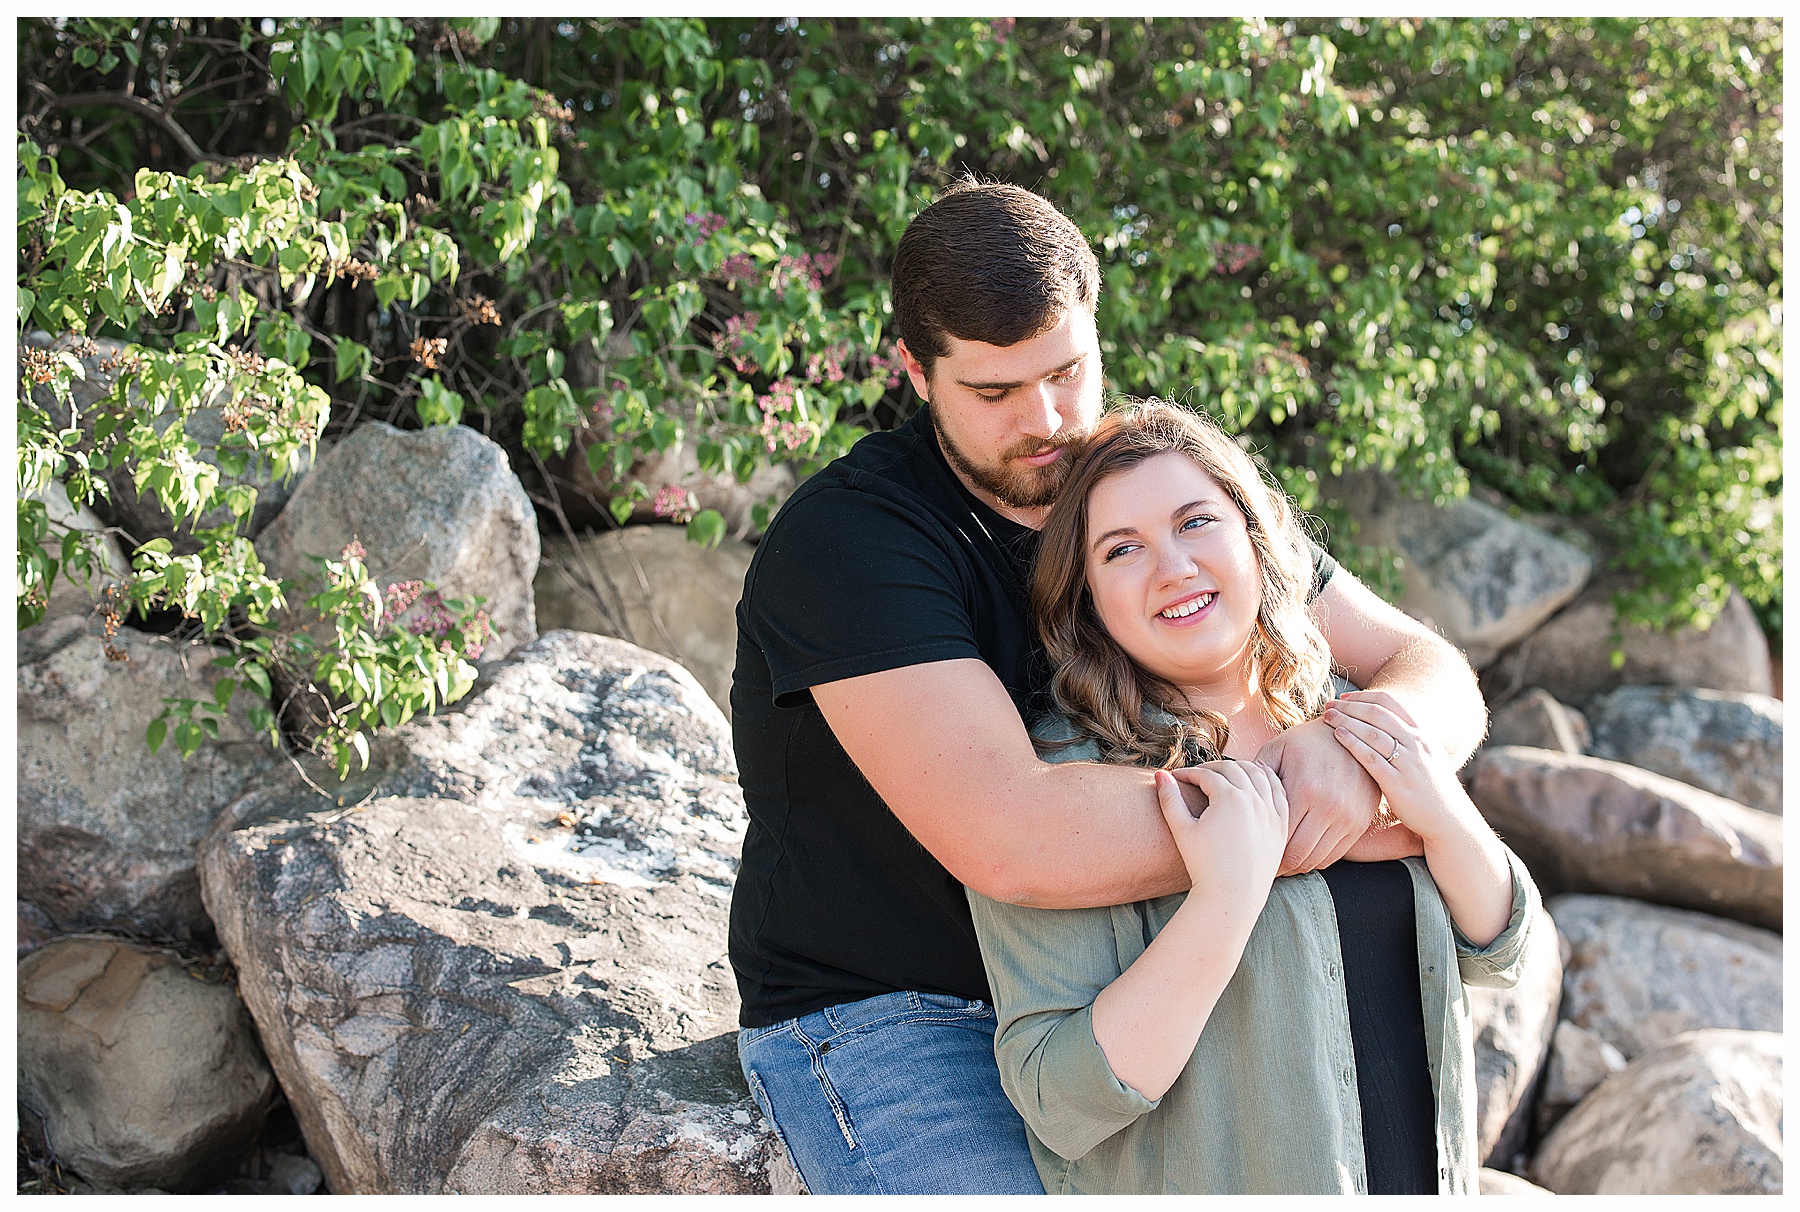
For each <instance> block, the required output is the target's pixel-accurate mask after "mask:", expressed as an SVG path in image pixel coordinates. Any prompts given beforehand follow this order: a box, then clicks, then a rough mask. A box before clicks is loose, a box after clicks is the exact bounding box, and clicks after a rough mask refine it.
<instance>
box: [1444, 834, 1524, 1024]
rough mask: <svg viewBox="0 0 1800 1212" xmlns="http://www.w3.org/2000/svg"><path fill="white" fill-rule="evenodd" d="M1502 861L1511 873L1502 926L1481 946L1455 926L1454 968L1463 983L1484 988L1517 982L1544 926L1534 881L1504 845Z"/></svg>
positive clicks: (1505, 987)
mask: <svg viewBox="0 0 1800 1212" xmlns="http://www.w3.org/2000/svg"><path fill="white" fill-rule="evenodd" d="M1505 849H1506V863H1507V866H1508V868H1510V870H1511V872H1512V912H1511V914H1510V915H1509V916H1508V918H1507V920H1506V929H1504V930H1502V931H1501V932H1500V934H1499V937H1497V938H1495V939H1494V941H1493V942H1491V943H1489V944H1488V945H1487V946H1485V947H1477V946H1476V945H1475V944H1474V943H1472V942H1470V941H1469V938H1468V936H1467V935H1465V934H1464V933H1463V932H1462V931H1461V930H1458V929H1457V928H1456V923H1455V922H1454V921H1452V922H1451V924H1450V931H1451V933H1452V935H1454V936H1455V939H1456V968H1457V973H1458V974H1459V975H1460V976H1461V977H1462V981H1463V984H1465V985H1475V986H1478V987H1481V988H1486V989H1510V988H1512V987H1513V986H1514V985H1516V984H1518V982H1519V968H1520V965H1521V964H1522V963H1523V962H1524V959H1525V956H1526V955H1527V954H1528V953H1529V951H1530V949H1531V942H1532V939H1533V938H1534V937H1535V932H1536V931H1539V930H1542V929H1544V925H1543V923H1544V921H1545V920H1546V919H1545V917H1544V904H1543V900H1542V899H1541V898H1540V897H1539V895H1538V888H1537V884H1536V883H1534V882H1533V881H1532V878H1531V872H1529V871H1527V870H1526V869H1525V864H1524V863H1523V862H1522V861H1521V860H1520V858H1519V856H1518V855H1516V854H1514V853H1513V852H1512V847H1510V846H1506V847H1505Z"/></svg>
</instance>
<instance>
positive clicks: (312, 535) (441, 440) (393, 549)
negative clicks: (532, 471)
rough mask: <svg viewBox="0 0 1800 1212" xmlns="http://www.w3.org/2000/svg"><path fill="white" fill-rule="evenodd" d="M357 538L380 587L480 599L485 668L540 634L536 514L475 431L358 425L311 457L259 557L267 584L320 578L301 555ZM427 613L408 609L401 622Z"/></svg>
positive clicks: (260, 543) (495, 451)
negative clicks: (487, 637)
mask: <svg viewBox="0 0 1800 1212" xmlns="http://www.w3.org/2000/svg"><path fill="white" fill-rule="evenodd" d="M353 539H354V540H356V541H357V542H360V543H361V544H362V547H363V551H364V553H365V555H364V557H363V563H364V564H366V565H367V566H368V568H369V572H370V575H371V576H372V577H373V578H374V579H375V580H376V582H377V583H378V584H379V585H381V586H386V585H388V584H392V583H394V582H399V581H409V580H423V581H429V582H431V583H433V584H435V585H436V586H437V588H438V592H439V593H440V594H441V595H442V596H443V597H444V598H446V599H463V600H468V599H471V598H474V597H478V596H479V597H484V598H486V599H487V603H486V605H485V607H484V609H485V610H486V611H487V612H488V615H489V616H490V618H491V619H492V621H493V628H494V638H493V640H492V642H491V643H490V644H488V646H487V648H486V650H485V651H484V652H483V653H482V660H483V661H484V662H492V661H495V660H498V659H499V658H501V657H503V656H505V655H506V654H507V653H508V652H511V651H512V650H513V649H514V648H515V647H517V646H518V645H520V644H522V643H525V642H527V641H529V640H531V639H532V638H533V637H534V636H536V635H537V616H536V612H535V611H534V609H533V606H532V596H531V580H532V578H533V577H534V576H536V575H537V568H538V532H537V514H536V512H535V511H534V510H533V509H532V506H531V499H530V498H529V497H528V496H526V494H525V487H524V485H522V484H520V483H519V477H518V476H516V475H514V474H513V471H512V467H511V466H510V465H509V464H508V463H507V460H506V452H505V451H504V450H502V449H501V448H500V447H499V446H497V445H496V444H495V443H493V442H491V441H489V440H488V439H487V438H485V437H483V436H482V435H480V434H478V433H476V432H475V431H474V430H473V429H470V428H468V427H467V426H465V425H450V426H442V427H437V428H432V429H424V430H401V429H396V428H394V427H393V426H392V425H387V424H384V423H382V422H380V421H373V422H369V423H366V424H363V425H359V426H357V428H355V429H354V430H352V431H351V432H350V433H349V435H348V436H346V437H345V438H343V439H342V440H341V441H339V442H338V443H337V444H336V445H335V446H333V447H332V448H331V449H330V450H329V451H327V452H326V453H325V454H323V455H321V456H320V457H319V462H318V464H317V465H316V466H315V467H314V468H313V469H312V472H311V473H310V474H309V475H308V476H307V477H306V478H305V479H304V480H302V481H301V483H300V486H299V488H297V489H295V491H294V495H293V498H292V499H291V500H290V501H289V502H288V503H287V507H286V508H284V509H283V510H282V511H281V515H280V516H279V517H277V518H276V519H275V520H274V521H273V522H272V523H270V525H269V527H268V529H267V530H265V531H263V533H262V536H261V537H260V538H258V539H257V542H256V552H257V554H258V555H259V556H261V557H262V560H263V563H264V564H265V565H266V566H267V567H268V570H269V573H270V575H271V576H277V577H294V578H311V579H313V580H315V581H316V579H317V577H318V565H317V564H316V563H315V562H314V561H313V560H311V559H309V558H307V557H309V556H329V557H331V558H333V559H336V558H337V557H338V554H339V553H340V552H341V551H343V549H344V547H345V546H346V545H347V544H348V543H349V542H350V541H351V540H353ZM301 601H304V598H302V599H301ZM290 606H292V607H293V608H294V609H295V611H296V612H299V611H300V610H301V604H300V602H294V603H290ZM423 610H424V606H423V605H422V604H415V605H414V606H412V607H411V609H410V610H409V611H408V612H407V613H406V614H405V615H403V616H401V620H400V621H401V622H402V623H410V622H411V621H413V620H414V619H416V618H418V617H419V616H420V614H421V612H422V611H423ZM321 634H323V633H321Z"/></svg>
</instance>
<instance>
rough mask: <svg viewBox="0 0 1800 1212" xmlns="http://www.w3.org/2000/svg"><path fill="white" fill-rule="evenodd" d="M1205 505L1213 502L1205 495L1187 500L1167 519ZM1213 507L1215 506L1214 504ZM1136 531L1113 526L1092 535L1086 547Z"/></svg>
mask: <svg viewBox="0 0 1800 1212" xmlns="http://www.w3.org/2000/svg"><path fill="white" fill-rule="evenodd" d="M1207 505H1213V502H1212V501H1210V500H1208V499H1206V498H1205V497H1202V498H1201V499H1200V500H1198V501H1189V502H1188V503H1187V504H1186V505H1183V506H1181V507H1180V508H1179V509H1176V510H1174V511H1172V512H1171V513H1170V514H1169V520H1170V521H1171V522H1172V521H1175V520H1176V519H1177V518H1179V517H1181V515H1182V514H1184V513H1187V512H1188V511H1189V510H1192V509H1199V508H1201V507H1202V506H1207ZM1213 507H1214V508H1217V506H1216V505H1215V506H1213ZM1137 532H1138V531H1137V527H1135V526H1115V527H1113V528H1112V529H1111V530H1109V531H1107V532H1106V533H1105V534H1102V535H1096V536H1095V537H1094V541H1093V542H1091V543H1089V544H1088V549H1089V550H1092V549H1093V548H1095V547H1098V546H1100V544H1102V543H1104V542H1106V540H1108V539H1111V538H1116V537H1118V536H1120V535H1130V534H1136V533H1137Z"/></svg>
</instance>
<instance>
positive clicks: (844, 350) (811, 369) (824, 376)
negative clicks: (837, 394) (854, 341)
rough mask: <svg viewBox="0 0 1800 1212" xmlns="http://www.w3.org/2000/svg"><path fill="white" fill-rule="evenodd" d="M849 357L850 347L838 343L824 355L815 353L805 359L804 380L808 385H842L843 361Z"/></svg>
mask: <svg viewBox="0 0 1800 1212" xmlns="http://www.w3.org/2000/svg"><path fill="white" fill-rule="evenodd" d="M849 356H850V346H849V345H847V344H843V343H839V344H837V345H833V346H832V347H831V348H829V349H827V350H826V351H825V352H824V353H816V354H813V355H812V356H811V357H809V358H807V359H806V379H807V382H809V383H818V382H820V381H824V382H826V383H842V382H843V381H844V359H845V358H847V357H849Z"/></svg>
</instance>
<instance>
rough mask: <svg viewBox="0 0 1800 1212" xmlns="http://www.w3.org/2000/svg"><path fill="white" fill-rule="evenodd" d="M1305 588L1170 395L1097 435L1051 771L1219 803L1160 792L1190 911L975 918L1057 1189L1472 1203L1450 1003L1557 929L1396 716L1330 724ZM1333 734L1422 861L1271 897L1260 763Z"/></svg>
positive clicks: (1272, 500) (1353, 872) (1014, 1083)
mask: <svg viewBox="0 0 1800 1212" xmlns="http://www.w3.org/2000/svg"><path fill="white" fill-rule="evenodd" d="M1311 575H1312V566H1311V559H1310V556H1309V551H1308V544H1307V542H1306V540H1305V538H1304V536H1303V535H1302V534H1301V532H1300V529H1299V526H1298V524H1297V521H1296V519H1295V517H1294V515H1293V513H1292V510H1291V509H1290V508H1289V505H1288V503H1287V500H1286V498H1285V496H1284V495H1283V494H1282V493H1281V492H1280V491H1279V489H1277V488H1275V487H1273V486H1272V484H1271V483H1270V482H1268V481H1267V480H1266V479H1265V478H1264V477H1263V476H1261V475H1259V474H1258V471H1257V469H1256V467H1255V465H1254V464H1253V463H1252V462H1251V460H1250V459H1249V457H1248V456H1247V455H1245V454H1244V452H1243V451H1242V450H1240V449H1239V448H1238V446H1237V444H1236V443H1235V442H1233V441H1232V440H1231V439H1230V438H1229V437H1228V436H1227V435H1225V434H1224V433H1223V432H1222V431H1220V430H1219V429H1218V427H1217V426H1215V425H1213V424H1211V423H1210V422H1208V421H1206V420H1204V419H1203V418H1200V417H1198V416H1196V415H1194V414H1193V413H1190V412H1188V411H1186V410H1184V409H1180V408H1177V407H1174V406H1172V405H1168V404H1164V403H1160V402H1157V401H1151V402H1149V403H1145V404H1140V405H1136V406H1133V407H1131V408H1129V409H1127V410H1126V411H1123V412H1120V413H1115V414H1113V415H1111V416H1109V417H1107V418H1106V419H1105V420H1103V421H1102V423H1101V426H1100V428H1099V429H1098V430H1097V431H1096V433H1095V436H1094V438H1093V439H1092V440H1091V442H1090V443H1089V444H1088V446H1087V448H1086V450H1085V452H1084V454H1083V455H1082V458H1081V459H1080V461H1079V462H1078V464H1077V466H1076V469H1075V471H1074V473H1073V475H1072V478H1071V480H1070V483H1069V485H1068V486H1067V488H1065V489H1064V491H1063V493H1062V494H1061V496H1060V498H1059V501H1058V503H1057V505H1056V507H1055V509H1054V510H1053V511H1052V513H1051V516H1050V518H1049V520H1048V522H1047V524H1046V526H1045V528H1044V532H1043V538H1042V542H1041V546H1040V549H1039V556H1038V568H1037V573H1036V577H1035V583H1034V586H1033V601H1034V608H1035V610H1036V613H1037V621H1038V626H1039V628H1040V630H1041V631H1042V633H1043V635H1044V639H1045V644H1046V647H1047V649H1048V651H1049V654H1050V656H1051V659H1052V660H1053V661H1054V663H1055V665H1056V670H1057V672H1056V680H1055V683H1054V689H1055V693H1056V699H1057V703H1058V706H1059V708H1060V712H1061V714H1060V715H1059V716H1057V717H1055V718H1053V719H1052V720H1051V721H1049V722H1048V723H1047V724H1046V725H1045V726H1043V727H1041V728H1040V729H1039V735H1040V738H1041V740H1042V742H1043V743H1044V744H1045V746H1046V748H1047V750H1048V752H1047V755H1046V756H1047V757H1049V758H1050V760H1075V759H1086V760H1103V761H1115V762H1133V763H1139V764H1143V765H1149V766H1155V767H1161V768H1163V769H1164V770H1167V769H1170V768H1176V767H1184V766H1190V765H1197V766H1198V769H1196V770H1195V771H1194V772H1193V773H1192V774H1190V775H1188V776H1186V777H1188V778H1190V779H1191V780H1192V781H1193V782H1194V783H1195V784H1196V785H1197V786H1198V787H1199V788H1200V789H1201V790H1202V791H1203V792H1204V793H1205V794H1206V795H1207V797H1208V801H1209V804H1208V807H1207V809H1206V810H1205V812H1204V813H1202V814H1201V816H1199V817H1198V818H1195V817H1193V816H1191V815H1190V814H1189V813H1188V811H1187V809H1186V807H1185V806H1184V804H1183V802H1182V800H1181V797H1180V796H1179V795H1178V794H1177V792H1176V788H1175V784H1174V782H1173V779H1172V778H1171V776H1170V775H1169V774H1167V773H1159V774H1158V775H1157V785H1158V790H1159V793H1160V796H1161V800H1162V804H1163V815H1164V818H1165V820H1166V822H1167V823H1168V826H1169V829H1170V832H1171V834H1172V835H1173V836H1174V840H1175V844H1176V846H1177V847H1178V848H1179V850H1180V852H1181V855H1182V858H1183V859H1184V861H1185V862H1186V864H1187V866H1188V870H1189V874H1190V876H1191V878H1192V881H1193V888H1192V891H1191V892H1189V893H1187V894H1184V895H1177V896H1170V897H1163V898H1160V899H1158V900H1154V901H1145V902H1140V903H1138V904H1134V905H1121V906H1113V907H1111V908H1099V909H1077V910H1043V909H1031V908H1025V907H1021V906H1016V905H1005V904H1000V903H998V902H995V901H991V900H988V899H987V898H985V897H982V896H980V895H979V894H977V893H974V892H971V893H970V894H969V897H970V902H971V906H972V908H973V911H974V918H975V925H976V930H977V933H978V934H979V936H980V940H981V948H982V956H983V959H984V961H985V963H986V965H987V969H988V977H989V981H990V982H991V984H992V986H993V990H994V996H995V1000H996V1003H997V1006H998V1011H999V1021H1000V1027H999V1031H998V1033H997V1035H996V1037H995V1051H996V1053H997V1055H998V1058H999V1062H1000V1072H1001V1080H1002V1083H1003V1084H1004V1085H1005V1087H1006V1091H1007V1094H1008V1096H1009V1097H1010V1098H1012V1100H1013V1102H1014V1103H1015V1105H1017V1106H1018V1108H1019V1110H1020V1112H1021V1114H1023V1116H1024V1117H1025V1121H1026V1124H1027V1126H1028V1127H1029V1128H1030V1132H1031V1146H1032V1153H1033V1157H1034V1160H1035V1161H1036V1162H1037V1164H1038V1169H1039V1173H1040V1175H1041V1176H1042V1178H1043V1180H1044V1185H1045V1189H1046V1190H1047V1191H1050V1192H1051V1193H1056V1192H1072V1191H1085V1192H1110V1193H1124V1192H1160V1191H1169V1192H1319V1193H1325V1192H1364V1191H1367V1192H1375V1193H1382V1192H1391V1193H1402V1192H1418V1193H1426V1192H1438V1191H1442V1192H1473V1191H1474V1190H1475V1188H1476V1183H1475V1176H1476V1170H1477V1167H1478V1166H1479V1164H1480V1159H1479V1158H1478V1157H1476V1156H1475V1151H1474V1148H1475V1147H1474V1096H1473V1090H1472V1080H1471V1079H1472V1074H1473V1061H1472V1048H1471V1041H1470V1037H1469V1029H1468V1013H1467V1003H1466V1001H1465V999H1464V996H1463V988H1462V986H1463V983H1464V982H1468V983H1474V984H1488V985H1510V984H1511V983H1512V982H1513V981H1514V980H1515V979H1516V967H1517V964H1518V961H1519V958H1520V956H1521V955H1522V954H1523V951H1524V947H1525V942H1526V936H1527V934H1528V932H1529V931H1530V930H1531V929H1532V928H1533V927H1534V924H1536V923H1537V922H1539V921H1540V920H1541V917H1542V910H1541V907H1540V906H1539V904H1538V899H1537V892H1536V889H1535V888H1534V887H1533V886H1532V884H1531V881H1530V877H1529V875H1528V874H1527V873H1526V872H1525V870H1524V868H1523V866H1522V865H1520V864H1519V862H1518V860H1517V858H1516V857H1515V856H1513V855H1512V854H1511V852H1510V851H1508V850H1507V849H1506V848H1505V846H1503V845H1502V844H1501V843H1500V840H1499V839H1498V838H1497V837H1495V836H1494V833H1493V831H1492V830H1491V829H1489V828H1488V826H1487V825H1486V823H1485V822H1483V821H1482V819H1481V817H1480V814H1479V813H1478V812H1477V811H1476V810H1475V807H1474V805H1473V804H1471V803H1470V802H1469V799H1468V797H1467V795H1465V794H1464V793H1463V791H1462V788H1461V786H1460V784H1458V783H1457V781H1456V776H1455V772H1454V770H1453V769H1452V768H1451V766H1450V764H1449V762H1448V761H1447V760H1446V759H1445V758H1444V757H1443V756H1442V755H1441V754H1438V753H1436V752H1435V751H1434V750H1433V748H1432V746H1431V745H1430V743H1429V742H1428V741H1427V740H1426V739H1425V738H1424V737H1423V736H1422V735H1421V734H1420V732H1419V730H1418V729H1417V727H1416V726H1415V725H1414V722H1413V721H1412V720H1411V719H1410V718H1409V717H1408V716H1407V714H1406V712H1405V709H1404V707H1403V706H1402V705H1401V704H1400V703H1399V702H1398V701H1396V700H1394V699H1392V698H1391V697H1389V696H1387V695H1384V694H1382V693H1380V692H1353V693H1350V694H1347V695H1345V696H1343V697H1341V698H1339V699H1337V700H1335V701H1333V700H1331V698H1330V689H1329V686H1330V669H1329V655H1328V653H1329V650H1328V648H1327V645H1326V643H1325V641H1324V638H1323V637H1322V636H1321V635H1320V634H1319V631H1318V629H1317V627H1316V626H1315V625H1314V624H1313V622H1312V620H1311V618H1310V616H1309V614H1308V611H1307V608H1306V599H1305V595H1306V590H1307V587H1308V585H1309V584H1310V583H1311ZM1321 714H1322V715H1323V717H1324V719H1325V721H1326V723H1327V724H1329V725H1331V726H1332V728H1333V729H1334V735H1335V736H1336V737H1337V738H1338V740H1339V741H1340V743H1342V744H1343V745H1344V746H1345V747H1346V748H1347V749H1348V750H1349V751H1350V752H1351V753H1352V754H1353V755H1355V756H1356V758H1357V759H1358V760H1359V762H1360V763H1361V764H1362V766H1363V768H1364V769H1366V770H1368V771H1369V773H1370V774H1371V775H1372V776H1373V777H1374V778H1375V780H1376V782H1377V783H1378V784H1379V785H1380V787H1381V789H1382V791H1383V793H1384V795H1385V796H1386V798H1387V801H1388V804H1389V806H1390V807H1391V809H1392V810H1393V812H1394V813H1395V815H1396V816H1398V817H1399V819H1400V821H1401V822H1403V823H1404V824H1406V825H1407V826H1409V827H1410V828H1412V829H1413V831H1414V832H1416V833H1418V834H1419V835H1420V837H1421V838H1422V839H1423V841H1424V848H1425V858H1424V860H1423V861H1421V860H1418V859H1407V860H1403V861H1396V862H1392V863H1371V864H1355V863H1339V864H1336V865H1334V866H1332V867H1330V868H1327V869H1326V870H1325V871H1324V872H1323V873H1314V874H1307V875H1300V876H1293V877H1288V878H1282V879H1276V878H1275V872H1276V869H1277V867H1278V865H1279V863H1280V859H1281V853H1282V849H1283V847H1284V846H1285V844H1286V841H1287V804H1286V799H1285V797H1284V795H1283V793H1282V788H1281V784H1280V781H1279V779H1277V778H1276V777H1275V774H1274V772H1273V771H1272V770H1270V769H1269V768H1267V767H1265V766H1263V765H1261V764H1260V763H1258V762H1256V761H1255V754H1256V753H1257V751H1258V750H1259V749H1260V748H1261V747H1262V746H1263V745H1264V744H1265V743H1266V742H1267V741H1268V740H1269V739H1270V738H1272V737H1273V736H1275V734H1276V733H1277V732H1279V731H1280V730H1281V729H1284V728H1288V727H1291V726H1293V725H1295V724H1298V723H1300V722H1302V721H1304V720H1307V719H1311V718H1314V717H1316V716H1319V715H1321ZM1537 928H1539V929H1541V928H1542V927H1541V926H1538V927H1537Z"/></svg>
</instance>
